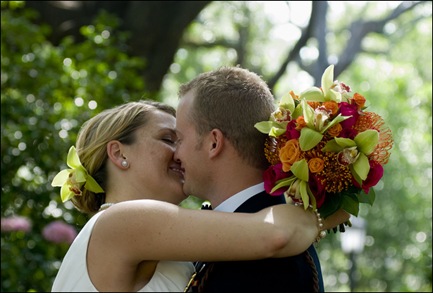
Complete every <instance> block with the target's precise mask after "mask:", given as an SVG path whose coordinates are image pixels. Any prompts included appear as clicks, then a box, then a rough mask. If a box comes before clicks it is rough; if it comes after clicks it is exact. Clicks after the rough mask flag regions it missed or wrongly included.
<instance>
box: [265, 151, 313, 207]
mask: <svg viewBox="0 0 433 293" xmlns="http://www.w3.org/2000/svg"><path fill="white" fill-rule="evenodd" d="M290 171H291V172H292V173H293V176H291V177H289V178H284V179H281V180H279V181H278V182H276V185H275V186H274V188H272V190H271V193H272V192H274V191H275V190H277V189H279V188H281V187H283V186H289V188H288V189H287V191H286V192H285V193H284V196H286V197H292V198H295V199H298V200H299V199H301V200H302V203H303V205H304V209H305V210H306V209H307V208H308V206H309V205H310V204H311V205H312V206H313V209H314V210H315V209H316V198H315V197H314V194H313V192H312V191H311V189H310V186H309V185H308V180H309V175H308V174H309V171H308V163H307V161H306V160H305V159H302V160H299V161H296V162H295V163H293V165H292V166H291V168H290Z"/></svg>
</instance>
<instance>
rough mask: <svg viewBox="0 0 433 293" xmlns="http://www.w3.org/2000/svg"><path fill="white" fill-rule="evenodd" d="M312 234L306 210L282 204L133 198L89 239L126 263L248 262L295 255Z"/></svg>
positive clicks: (104, 218)
mask: <svg viewBox="0 0 433 293" xmlns="http://www.w3.org/2000/svg"><path fill="white" fill-rule="evenodd" d="M325 224H326V221H325ZM326 227H327V226H326V225H325V229H326ZM318 232H319V229H318V222H317V217H316V215H315V214H314V213H313V212H312V211H310V210H307V211H304V210H303V209H302V208H300V207H295V206H292V205H288V204H282V205H277V206H273V207H270V208H267V209H264V210H262V211H260V212H257V213H252V214H247V213H225V212H217V211H202V210H190V209H185V208H181V207H178V206H176V205H173V204H169V203H166V202H161V201H154V200H135V201H128V202H121V203H118V204H116V205H114V206H112V207H110V208H109V209H108V210H107V211H105V212H104V214H103V215H101V216H100V218H99V219H98V221H97V223H96V224H95V227H94V231H93V233H92V241H98V242H99V243H104V245H101V247H100V249H101V253H103V250H106V253H107V254H111V253H113V251H118V253H119V255H121V257H124V258H125V259H126V260H130V261H131V262H134V261H138V262H139V261H142V260H185V261H188V260H189V261H194V260H202V261H224V260H251V259H260V258H267V257H280V256H290V255H296V254H299V253H301V252H302V251H304V250H306V249H307V248H308V246H309V245H311V243H312V242H313V241H314V240H315V238H316V237H317V235H318Z"/></svg>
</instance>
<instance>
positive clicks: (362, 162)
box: [353, 153, 370, 181]
mask: <svg viewBox="0 0 433 293" xmlns="http://www.w3.org/2000/svg"><path fill="white" fill-rule="evenodd" d="M353 170H354V171H355V173H356V174H357V175H358V176H359V178H361V180H363V181H364V180H365V179H366V178H367V175H368V172H369V171H370V164H369V162H368V158H367V156H366V155H364V154H363V153H359V157H358V159H357V160H356V161H355V163H353Z"/></svg>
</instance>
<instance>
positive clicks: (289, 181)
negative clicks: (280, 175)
mask: <svg viewBox="0 0 433 293" xmlns="http://www.w3.org/2000/svg"><path fill="white" fill-rule="evenodd" d="M295 180H296V177H295V176H291V177H289V178H284V179H281V180H278V181H277V182H276V184H275V186H274V187H273V188H272V190H271V193H272V192H274V191H275V190H278V189H280V188H281V187H284V186H290V185H291V184H292V182H293V181H295Z"/></svg>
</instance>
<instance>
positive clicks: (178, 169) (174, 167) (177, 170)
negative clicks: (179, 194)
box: [169, 164, 185, 179]
mask: <svg viewBox="0 0 433 293" xmlns="http://www.w3.org/2000/svg"><path fill="white" fill-rule="evenodd" d="M169 169H170V170H171V171H173V172H174V173H176V174H177V175H178V176H179V177H180V178H181V179H183V175H184V173H185V169H183V168H182V167H181V166H180V165H179V164H173V165H171V166H170V167H169Z"/></svg>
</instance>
